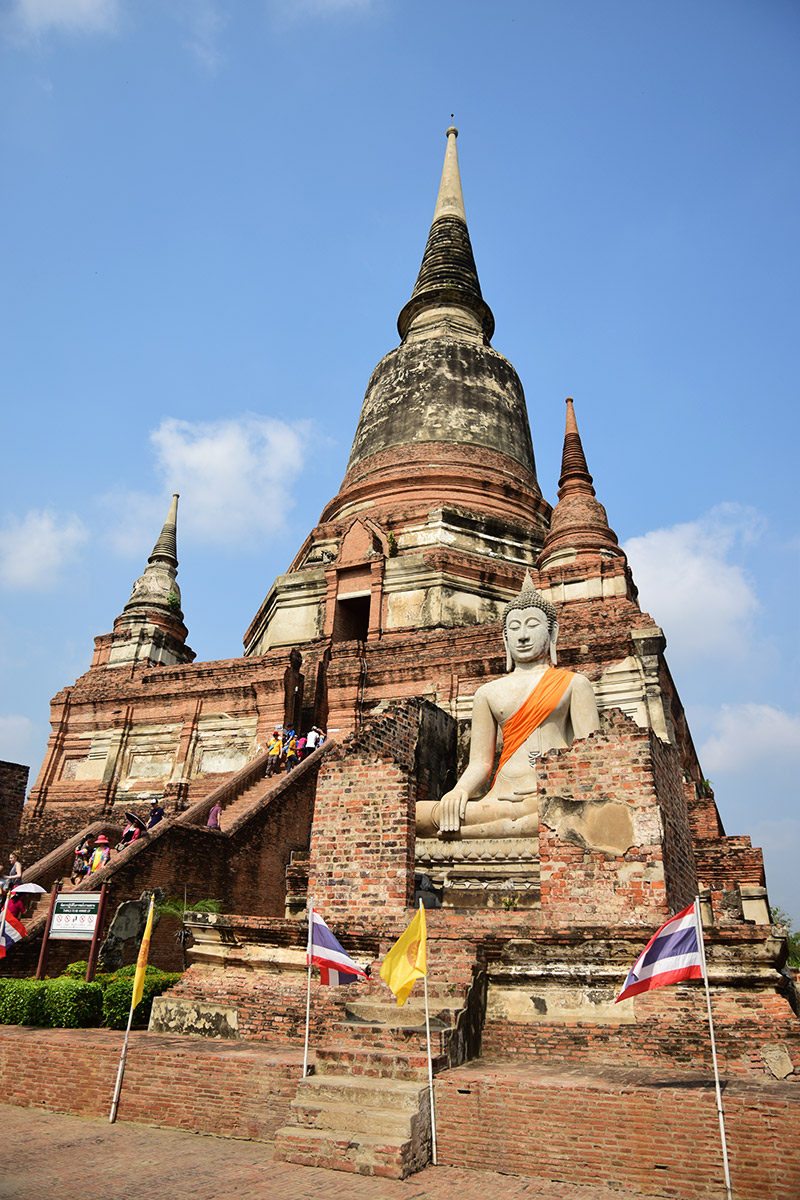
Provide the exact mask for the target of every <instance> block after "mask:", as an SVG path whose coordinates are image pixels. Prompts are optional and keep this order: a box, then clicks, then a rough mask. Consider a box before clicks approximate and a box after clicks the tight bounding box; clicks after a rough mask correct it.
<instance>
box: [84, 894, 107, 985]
mask: <svg viewBox="0 0 800 1200" xmlns="http://www.w3.org/2000/svg"><path fill="white" fill-rule="evenodd" d="M107 892H108V884H106V883H104V884H102V885H101V887H100V903H99V904H98V906H97V919H96V920H95V923H94V931H93V933H92V944H91V946H90V947H89V961H88V962H87V964H86V982H87V983H91V982H92V980H93V979H94V972H95V968H96V967H97V952H98V950H99V949H100V930H101V929H102V928H103V917H104V916H105V914H106V900H107V899H108V896H107Z"/></svg>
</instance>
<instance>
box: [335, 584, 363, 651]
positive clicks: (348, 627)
mask: <svg viewBox="0 0 800 1200" xmlns="http://www.w3.org/2000/svg"><path fill="white" fill-rule="evenodd" d="M369 604H370V596H369V593H367V594H366V595H364V596H348V597H346V598H343V599H339V600H337V601H336V614H335V617H334V621H333V640H334V642H356V641H358V642H365V641H366V640H367V634H368V632H369Z"/></svg>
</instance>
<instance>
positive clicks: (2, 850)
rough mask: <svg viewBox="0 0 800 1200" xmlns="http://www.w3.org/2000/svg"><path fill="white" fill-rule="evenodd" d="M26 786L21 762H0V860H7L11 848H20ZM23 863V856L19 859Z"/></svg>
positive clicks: (26, 777) (3, 861)
mask: <svg viewBox="0 0 800 1200" xmlns="http://www.w3.org/2000/svg"><path fill="white" fill-rule="evenodd" d="M27 786H28V768H27V767H26V766H23V765H22V764H21V763H12V762H0V861H2V863H3V865H5V864H6V862H7V861H8V855H9V852H10V851H11V850H20V852H22V847H21V846H20V845H19V826H20V821H21V819H22V806H23V804H24V803H25V789H26V787H27ZM21 861H22V863H23V865H24V863H25V861H26V860H25V858H24V857H22V859H21Z"/></svg>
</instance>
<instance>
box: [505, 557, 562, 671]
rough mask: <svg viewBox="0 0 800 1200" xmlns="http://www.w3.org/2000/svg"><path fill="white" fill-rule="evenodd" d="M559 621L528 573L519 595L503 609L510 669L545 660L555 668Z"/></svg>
mask: <svg viewBox="0 0 800 1200" xmlns="http://www.w3.org/2000/svg"><path fill="white" fill-rule="evenodd" d="M557 638H558V620H557V618H556V610H555V608H554V607H553V605H552V604H551V603H550V602H549V601H548V600H545V598H544V596H543V595H542V594H541V592H538V591H537V590H536V588H535V587H534V586H533V581H532V580H531V577H530V575H529V574H528V573H527V572H526V573H525V579H524V581H523V584H522V588H521V590H520V592H519V595H517V596H515V597H514V599H513V600H511V601H510V602H509V603H508V604H507V605H506V606H505V608H504V609H503V642H504V644H505V648H506V670H507V671H510V670H511V669H512V667H514V666H515V665H516V664H517V663H529V662H539V661H540V660H542V659H544V660H547V659H549V661H550V662H551V663H553V664H554V665H555V661H556V640H557Z"/></svg>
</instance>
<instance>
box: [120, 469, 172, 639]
mask: <svg viewBox="0 0 800 1200" xmlns="http://www.w3.org/2000/svg"><path fill="white" fill-rule="evenodd" d="M178 500H179V495H178V493H177V492H175V493H174V494H173V496H172V500H171V502H170V506H169V512H168V513H167V519H166V521H165V522H164V524H163V526H162V529H161V533H160V534H159V535H158V538H157V540H156V544H155V545H154V546H153V550H152V552H151V554H150V557H149V558H148V560H147V566H146V567H145V569H144V572H143V573H142V574H141V575H140V576H139V578H138V579H137V580H136V582H135V583H134V585H133V590H132V591H131V595H130V599H129V600H128V603H127V604H126V605H125V612H129V611H130V610H131V609H142V608H153V607H156V608H162V609H166V610H167V611H168V612H170V613H172V614H174V616H176V617H177V618H178V620H181V619H182V617H183V614H182V613H181V592H180V588H179V587H178V584H177V581H176V578H175V576H176V575H177V573H178V544H177V524H178Z"/></svg>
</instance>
